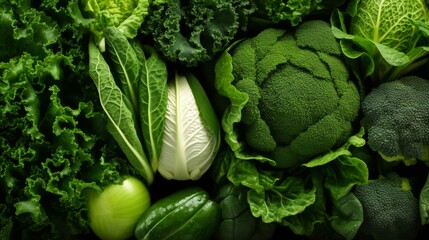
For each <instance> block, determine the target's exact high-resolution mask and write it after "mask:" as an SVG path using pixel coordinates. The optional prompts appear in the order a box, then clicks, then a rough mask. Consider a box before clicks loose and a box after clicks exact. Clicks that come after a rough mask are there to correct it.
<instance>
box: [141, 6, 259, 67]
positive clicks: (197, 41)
mask: <svg viewBox="0 0 429 240" xmlns="http://www.w3.org/2000/svg"><path fill="white" fill-rule="evenodd" d="M253 12H254V6H253V3H252V2H251V1H249V0H245V1H237V0H209V1H207V0H190V1H183V0H166V1H163V2H157V3H156V4H152V5H151V7H150V9H149V14H148V19H147V20H146V21H145V22H144V24H143V27H142V31H143V32H144V33H145V34H146V35H149V36H152V37H153V39H154V41H155V44H156V47H157V48H158V49H159V50H160V51H161V52H162V53H163V54H164V56H165V57H166V58H167V59H168V60H170V61H176V62H181V63H184V64H185V65H187V66H195V65H197V64H198V63H200V62H205V61H208V60H210V59H212V58H213V57H214V56H215V55H216V54H217V53H219V52H220V51H223V50H224V49H225V48H226V47H227V46H228V45H229V43H230V42H231V41H232V40H233V39H234V37H235V35H236V34H237V33H238V32H239V31H240V30H243V29H246V27H247V16H248V15H250V14H251V13H253Z"/></svg>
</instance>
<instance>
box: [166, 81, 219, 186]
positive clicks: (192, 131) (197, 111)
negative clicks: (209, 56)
mask: <svg viewBox="0 0 429 240" xmlns="http://www.w3.org/2000/svg"><path fill="white" fill-rule="evenodd" d="M219 146H220V127H219V123H218V120H217V117H216V115H215V112H214V109H213V108H212V106H211V104H210V101H209V100H208V98H207V96H206V95H205V92H204V89H203V88H202V86H201V85H200V83H199V82H198V80H197V79H196V78H195V77H194V76H193V75H191V74H188V75H178V74H176V76H175V78H174V79H173V80H172V81H170V82H169V85H168V102H167V112H166V119H165V130H164V141H163V145H162V148H161V154H160V159H159V167H158V171H159V173H160V174H161V175H162V176H163V177H165V178H167V179H176V180H188V179H191V180H197V179H199V178H201V176H202V175H203V174H204V173H205V172H206V171H207V170H208V169H209V167H210V166H211V164H212V162H213V160H214V158H215V156H216V154H217V151H218V149H219Z"/></svg>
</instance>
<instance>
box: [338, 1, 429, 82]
mask: <svg viewBox="0 0 429 240" xmlns="http://www.w3.org/2000/svg"><path fill="white" fill-rule="evenodd" d="M428 21H429V10H428V6H427V3H426V1H424V0H418V1H404V2H403V4H397V1H395V0H387V1H379V0H352V1H350V2H349V3H348V7H347V10H346V11H345V12H341V11H339V10H334V11H333V13H332V15H331V25H332V32H333V34H334V35H335V37H336V38H337V39H340V41H341V42H340V44H341V48H342V51H343V53H344V55H345V56H346V57H347V58H348V59H349V60H350V61H351V64H350V66H351V67H352V71H353V72H354V74H355V76H356V77H357V78H358V79H361V80H364V79H370V81H371V82H372V84H373V85H378V84H380V83H382V82H388V81H392V80H395V79H397V78H399V77H400V76H403V75H405V74H407V73H409V72H411V71H413V70H414V69H416V68H418V67H420V66H422V65H423V64H424V63H425V62H427V57H425V56H427V54H428V53H429V43H428V41H427V36H428V26H429V25H428Z"/></svg>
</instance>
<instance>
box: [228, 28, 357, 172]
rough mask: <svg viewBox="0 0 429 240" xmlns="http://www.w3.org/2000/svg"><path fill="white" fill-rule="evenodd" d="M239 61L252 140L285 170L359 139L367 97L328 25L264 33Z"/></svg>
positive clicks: (237, 79) (237, 51) (244, 119)
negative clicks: (358, 123) (355, 136)
mask: <svg viewBox="0 0 429 240" xmlns="http://www.w3.org/2000/svg"><path fill="white" fill-rule="evenodd" d="M315 33H317V39H315V38H314V34H315ZM231 56H232V59H233V61H232V64H233V75H234V82H233V84H234V85H235V87H236V88H237V90H239V91H241V92H244V93H247V95H248V101H247V102H246V104H245V105H244V106H243V109H242V111H241V122H240V124H241V125H242V126H243V127H242V129H243V132H244V141H245V142H246V144H247V145H248V146H249V147H251V148H252V149H253V150H256V151H257V152H260V153H261V154H264V155H265V156H267V157H270V158H271V159H273V160H274V161H276V163H277V166H278V167H282V168H287V167H291V166H293V165H296V164H299V163H303V162H306V161H308V160H311V159H312V158H314V157H315V156H317V155H319V154H322V153H324V152H326V151H328V150H330V149H331V148H334V147H338V146H341V145H342V144H344V143H345V142H346V140H347V138H348V137H349V136H350V135H352V134H353V130H354V129H353V122H354V120H355V118H356V117H357V115H358V112H359V107H360V97H359V93H358V90H357V88H356V86H355V84H354V83H353V82H352V81H351V80H350V79H349V73H348V71H347V69H346V67H345V65H344V63H343V62H342V58H341V51H340V47H339V44H338V43H337V41H336V39H335V38H334V36H333V35H332V32H331V30H330V27H329V24H328V23H326V22H324V21H320V20H314V21H308V22H304V23H303V24H301V25H300V26H299V27H298V28H297V29H296V30H295V31H294V32H289V31H285V30H281V29H267V30H264V31H262V32H261V33H260V34H258V35H257V36H255V37H254V38H251V39H247V40H245V41H243V42H241V43H240V44H238V46H237V47H235V48H234V49H233V50H232V53H231Z"/></svg>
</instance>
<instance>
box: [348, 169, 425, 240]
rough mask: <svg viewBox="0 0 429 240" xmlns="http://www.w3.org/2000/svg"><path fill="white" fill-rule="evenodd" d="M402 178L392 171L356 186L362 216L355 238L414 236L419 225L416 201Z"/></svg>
mask: <svg viewBox="0 0 429 240" xmlns="http://www.w3.org/2000/svg"><path fill="white" fill-rule="evenodd" d="M406 180H407V179H401V178H400V177H399V176H398V175H397V174H394V173H392V174H389V175H388V176H387V178H380V179H376V180H372V181H369V182H368V184H363V185H358V186H356V189H355V191H354V194H355V196H356V197H357V198H358V199H359V201H360V202H361V204H362V208H363V216H364V219H363V222H362V225H361V227H360V228H359V232H358V235H357V239H389V240H395V239H398V240H407V239H410V240H411V239H415V238H416V236H417V234H418V232H419V230H420V227H421V224H420V212H419V201H418V199H417V198H415V197H414V195H413V193H412V192H411V191H410V188H409V184H407V181H406Z"/></svg>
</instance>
